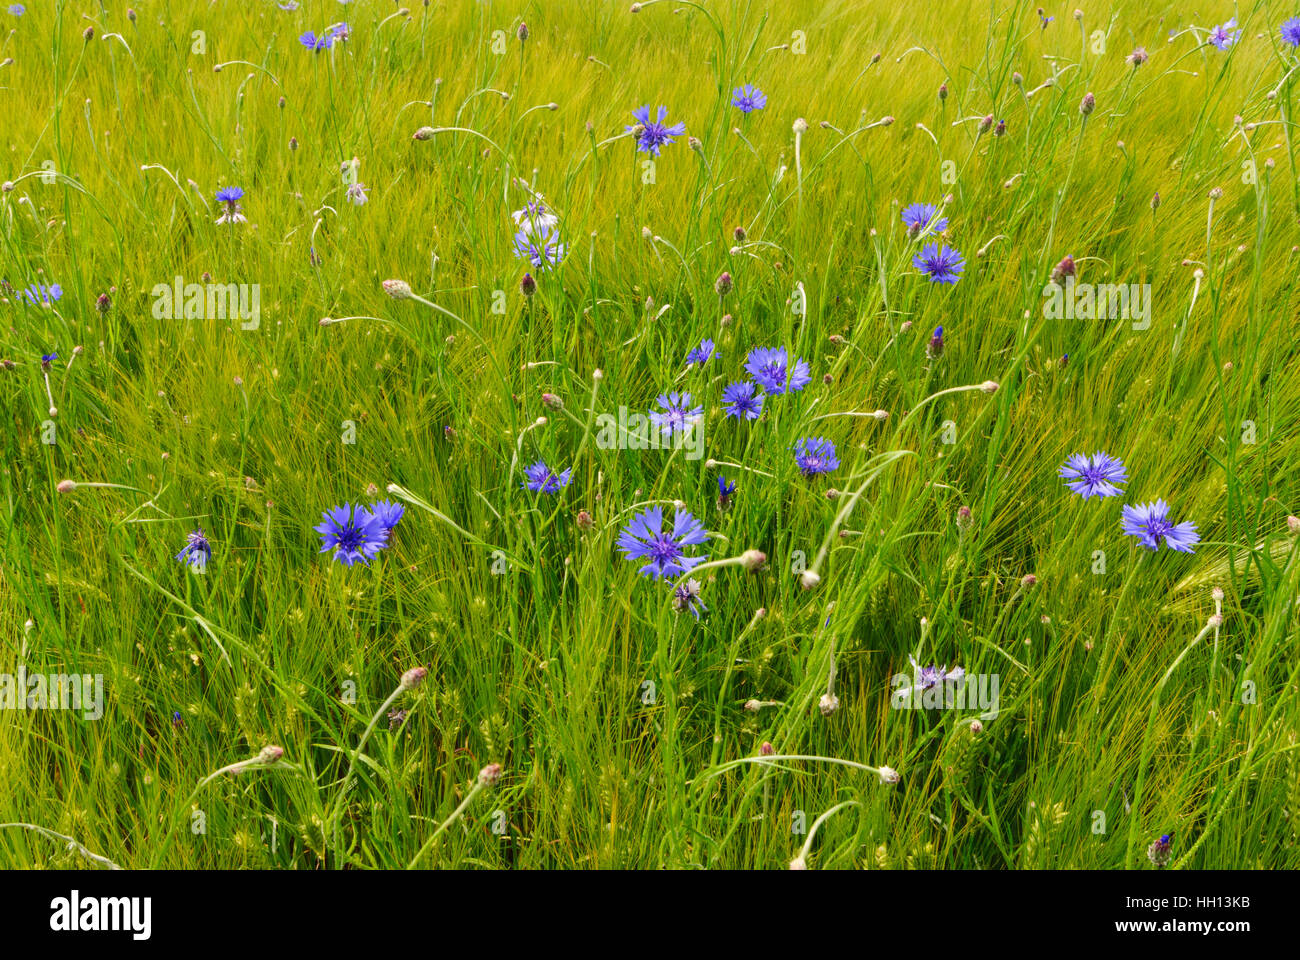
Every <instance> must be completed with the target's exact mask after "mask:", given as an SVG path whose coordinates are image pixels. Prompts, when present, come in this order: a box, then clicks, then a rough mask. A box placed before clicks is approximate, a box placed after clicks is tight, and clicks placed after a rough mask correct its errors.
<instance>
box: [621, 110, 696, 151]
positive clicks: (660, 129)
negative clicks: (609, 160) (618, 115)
mask: <svg viewBox="0 0 1300 960" xmlns="http://www.w3.org/2000/svg"><path fill="white" fill-rule="evenodd" d="M632 116H633V117H635V118H636V120H637V122H636V123H635V124H632V125H630V126H628V127H627V128H626V129H627V130H629V131H635V132H636V148H637V150H638V152H640V153H649V154H651V155H652V156H656V157H657V156H659V150H660V148H661V147H664V146H667V145H668V144H670V143H674V142H676V141H675V138H676V137H680V136H681V135H682V134H683V133H685V132H686V124H684V123H675V124H673V125H672V126H671V127H670V126H668V125H667V124H666V123H664V120H665V119H667V117H668V108H667V107H663V106H661V107H660V108H659V113H658V116H657V118H656V119H654V120H651V119H650V106H649V105H648V104H647V105H646V106H643V107H637V108H636V109H635V110H633V111H632Z"/></svg>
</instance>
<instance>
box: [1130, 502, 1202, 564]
mask: <svg viewBox="0 0 1300 960" xmlns="http://www.w3.org/2000/svg"><path fill="white" fill-rule="evenodd" d="M1122 513H1123V519H1122V520H1121V521H1120V529H1121V530H1123V531H1124V533H1126V534H1127V535H1128V536H1130V537H1137V538H1138V542H1139V543H1141V544H1142V546H1144V547H1146V548H1147V549H1148V550H1159V549H1160V539H1161V537H1163V538H1164V541H1165V545H1166V546H1167V547H1169V549H1170V550H1177V551H1179V552H1180V553H1192V552H1193V551H1192V546H1193V545H1194V544H1197V543H1199V542H1200V540H1201V535H1200V534H1199V533H1197V532H1196V524H1194V523H1192V522H1191V521H1190V520H1187V521H1184V522H1183V523H1179V524H1176V525H1175V524H1174V523H1172V522H1170V520H1169V504H1167V503H1165V502H1164V501H1163V500H1157V501H1156V502H1155V503H1142V504H1139V505H1138V506H1136V507H1130V506H1129V505H1128V504H1124V509H1123V511H1122Z"/></svg>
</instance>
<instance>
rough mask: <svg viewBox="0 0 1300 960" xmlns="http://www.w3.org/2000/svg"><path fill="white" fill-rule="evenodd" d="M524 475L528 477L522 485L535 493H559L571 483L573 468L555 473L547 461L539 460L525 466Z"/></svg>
mask: <svg viewBox="0 0 1300 960" xmlns="http://www.w3.org/2000/svg"><path fill="white" fill-rule="evenodd" d="M524 476H525V477H527V478H528V479H527V480H525V481H524V482H523V484H522V486H524V487H527V488H528V489H529V490H532V491H533V492H534V493H559V492H560V490H561V489H562V488H564V487H567V486H568V485H569V480H570V479H571V478H572V476H573V468H572V467H570V468H569V469H568V470H565V471H564V472H563V473H555V472H554V471H553V470H551V468H550V467H548V466H547V465H546V464H545V462H543V461H541V460H538V461H537V462H536V463H534V464H533V465H532V466H531V467H525V468H524Z"/></svg>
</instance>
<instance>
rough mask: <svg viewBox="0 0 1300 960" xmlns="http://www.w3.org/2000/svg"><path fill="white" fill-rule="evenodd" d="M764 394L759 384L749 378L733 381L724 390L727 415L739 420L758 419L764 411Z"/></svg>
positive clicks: (724, 406) (723, 398)
mask: <svg viewBox="0 0 1300 960" xmlns="http://www.w3.org/2000/svg"><path fill="white" fill-rule="evenodd" d="M764 396H765V394H763V393H762V392H761V391H760V390H759V389H758V386H757V384H753V383H750V382H749V381H748V380H745V381H742V382H740V383H733V384H731V385H730V386H729V387H727V388H726V389H725V390H723V391H722V403H723V409H725V410H726V411H727V416H729V417H735V418H736V419H737V420H741V419H744V420H757V419H758V415H759V414H761V413H762V412H763V397H764Z"/></svg>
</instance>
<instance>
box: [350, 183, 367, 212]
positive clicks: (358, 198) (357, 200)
mask: <svg viewBox="0 0 1300 960" xmlns="http://www.w3.org/2000/svg"><path fill="white" fill-rule="evenodd" d="M368 189H369V188H368V187H367V186H366V185H365V184H364V183H354V184H351V185H350V186H349V187H348V192H347V198H348V200H349V201H350V202H351V203H353V204H355V205H356V206H358V207H359V206H361V205H362V204H363V203H365V202H366V201H367V200H369V199H370V198H369V197H368V196H366V191H367V190H368Z"/></svg>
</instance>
